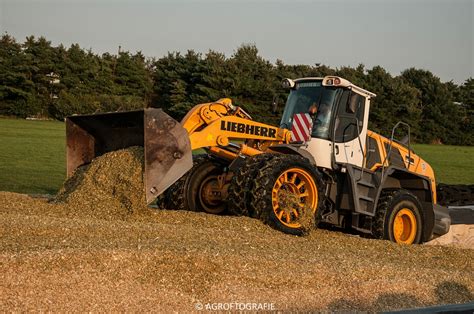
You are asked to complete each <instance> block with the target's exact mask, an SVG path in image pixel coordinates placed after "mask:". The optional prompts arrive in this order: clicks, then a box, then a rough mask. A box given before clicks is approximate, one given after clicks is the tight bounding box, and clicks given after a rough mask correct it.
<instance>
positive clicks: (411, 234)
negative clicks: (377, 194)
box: [393, 208, 418, 244]
mask: <svg viewBox="0 0 474 314" xmlns="http://www.w3.org/2000/svg"><path fill="white" fill-rule="evenodd" d="M417 228H418V226H417V223H416V217H415V214H414V213H413V212H412V211H411V210H410V209H408V208H403V209H401V210H400V211H398V213H397V215H396V216H395V220H394V222H393V235H394V238H395V241H396V242H397V243H403V244H412V243H413V242H414V241H415V237H416V232H417Z"/></svg>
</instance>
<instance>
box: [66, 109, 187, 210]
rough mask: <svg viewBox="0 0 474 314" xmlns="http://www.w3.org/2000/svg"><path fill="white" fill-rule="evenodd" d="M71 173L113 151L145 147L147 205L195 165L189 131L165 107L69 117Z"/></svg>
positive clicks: (68, 166) (69, 166) (68, 134)
mask: <svg viewBox="0 0 474 314" xmlns="http://www.w3.org/2000/svg"><path fill="white" fill-rule="evenodd" d="M66 145H67V175H68V177H69V176H71V175H72V174H73V173H74V171H75V170H76V169H77V168H78V167H80V166H82V165H85V164H88V163H90V162H91V161H92V159H94V158H95V157H97V156H100V155H102V154H105V153H107V152H110V151H114V150H118V149H123V148H127V147H130V146H142V147H143V148H144V153H145V156H144V160H145V173H144V182H145V195H146V201H147V204H149V203H151V202H153V201H154V200H155V199H156V197H157V196H158V195H160V194H161V193H163V192H164V191H165V190H166V189H167V188H168V187H169V186H171V185H172V184H173V183H175V182H176V181H177V180H178V179H179V178H181V177H182V176H183V175H184V174H185V173H186V172H187V171H188V170H189V169H191V168H192V165H193V161H192V150H191V143H190V141H189V136H188V132H187V131H186V129H184V128H183V127H182V126H181V124H180V123H179V122H177V121H176V120H174V119H173V118H171V117H170V116H169V115H167V114H166V113H165V112H164V111H163V110H161V109H155V108H147V109H144V110H137V111H127V112H111V113H101V114H93V115H77V116H71V117H67V118H66Z"/></svg>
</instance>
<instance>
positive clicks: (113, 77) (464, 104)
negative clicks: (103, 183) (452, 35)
mask: <svg viewBox="0 0 474 314" xmlns="http://www.w3.org/2000/svg"><path fill="white" fill-rule="evenodd" d="M325 75H338V76H341V77H344V78H346V79H348V80H349V81H351V82H352V83H354V84H356V85H358V86H361V87H363V88H365V89H367V90H370V91H372V92H374V93H376V94H377V97H376V98H375V99H374V100H373V102H372V106H371V113H370V128H371V129H372V130H374V131H376V132H380V133H382V134H384V135H387V136H388V135H390V132H391V129H392V127H393V125H394V124H395V123H396V122H397V121H399V120H403V121H405V122H407V123H409V124H410V125H411V132H412V138H414V140H415V141H416V142H419V143H433V142H436V143H444V144H457V145H473V144H474V136H473V135H474V128H473V106H474V80H473V79H472V78H468V79H467V80H466V81H465V82H464V83H463V84H462V85H457V84H455V83H453V82H452V81H449V82H442V81H441V80H440V79H439V78H438V77H436V76H435V75H434V74H433V73H431V72H430V71H427V70H423V69H416V68H410V69H407V70H405V71H403V72H402V73H401V74H400V75H397V76H392V75H391V74H390V73H388V72H387V71H386V70H385V69H384V68H382V67H380V66H375V67H373V68H371V69H367V68H365V67H364V65H362V64H361V65H358V66H357V67H348V66H347V67H340V68H331V67H328V66H325V65H320V66H317V65H288V64H285V63H284V62H283V61H282V60H277V61H276V62H275V63H274V64H273V63H271V62H269V61H268V60H265V59H264V58H263V57H261V56H260V55H259V54H258V49H257V47H256V46H255V45H242V46H240V47H239V48H237V50H236V51H235V53H234V54H233V55H232V56H230V57H226V56H225V55H224V54H222V53H220V52H216V51H212V50H210V51H209V52H207V53H206V54H201V53H197V52H195V51H193V50H188V51H187V52H186V53H184V54H182V53H180V52H173V53H168V54H167V55H166V56H164V57H161V58H146V57H145V56H144V55H143V54H142V53H141V52H137V53H130V52H128V51H119V52H118V53H117V54H110V53H104V54H102V55H98V54H96V53H93V52H92V51H91V50H85V49H83V48H81V47H80V46H79V45H77V44H73V45H71V46H70V47H68V48H66V47H64V46H63V45H59V46H57V47H54V46H52V45H51V42H50V41H48V40H47V39H45V38H44V37H39V38H35V37H34V36H30V37H27V38H26V40H25V41H24V42H23V43H19V42H18V41H17V40H16V39H15V38H13V37H12V36H10V35H9V34H4V35H3V36H2V37H1V40H0V115H8V116H17V117H23V118H25V117H41V118H53V119H58V120H61V119H64V117H66V116H68V115H72V114H86V113H94V112H104V111H124V110H133V109H139V108H144V107H159V108H163V109H164V110H165V111H166V112H168V113H169V114H171V115H172V116H173V117H174V118H176V119H181V118H182V117H183V116H184V115H185V114H186V112H187V111H188V110H189V109H191V108H192V107H193V106H194V105H195V104H199V103H203V102H210V101H215V100H217V99H219V98H223V97H229V98H232V100H233V103H234V104H236V105H238V106H242V107H243V108H244V109H245V110H246V111H248V112H249V113H250V114H251V115H252V116H253V118H254V119H255V120H257V121H261V122H265V123H270V124H274V125H278V124H279V120H280V116H281V113H282V111H283V107H284V103H285V101H286V95H287V91H286V90H283V89H282V88H281V87H280V82H281V80H282V79H283V78H286V77H289V78H298V77H305V76H325ZM274 103H276V104H277V111H276V112H274V111H273V110H272V108H273V104H274Z"/></svg>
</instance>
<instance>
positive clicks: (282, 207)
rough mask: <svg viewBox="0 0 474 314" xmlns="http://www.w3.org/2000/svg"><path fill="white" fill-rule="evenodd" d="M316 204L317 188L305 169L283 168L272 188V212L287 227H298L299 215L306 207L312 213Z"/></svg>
mask: <svg viewBox="0 0 474 314" xmlns="http://www.w3.org/2000/svg"><path fill="white" fill-rule="evenodd" d="M317 204H318V189H317V187H316V183H315V182H314V179H313V177H312V176H311V174H309V173H308V172H307V171H306V170H304V169H301V168H291V169H288V170H285V171H284V172H283V173H282V174H281V175H280V176H279V177H278V179H277V180H276V182H275V184H274V185H273V189H272V206H273V212H274V213H275V216H276V217H277V218H278V220H279V221H280V222H281V223H282V224H284V225H285V226H287V227H290V228H299V227H301V224H300V222H299V220H300V218H301V215H302V214H303V213H304V210H305V209H306V208H311V210H312V214H314V212H315V211H316V207H317Z"/></svg>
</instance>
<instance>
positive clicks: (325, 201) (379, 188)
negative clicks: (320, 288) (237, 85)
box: [66, 76, 451, 244]
mask: <svg viewBox="0 0 474 314" xmlns="http://www.w3.org/2000/svg"><path fill="white" fill-rule="evenodd" d="M282 84H283V87H285V88H287V89H289V96H288V99H287V102H286V105H285V108H284V112H283V116H282V120H281V125H280V127H275V126H271V125H266V124H263V123H259V122H257V121H254V120H252V118H251V117H250V115H249V114H248V113H246V112H245V111H244V110H243V109H242V108H239V107H236V106H234V105H232V102H231V100H230V99H220V100H218V101H216V102H212V103H205V104H199V105H196V106H195V107H194V108H193V109H192V110H191V111H189V113H188V114H187V115H186V116H185V117H184V118H183V120H182V121H181V123H179V122H177V121H176V120H174V119H172V118H171V117H170V116H168V115H167V114H166V113H165V112H164V111H162V110H161V109H153V108H148V109H144V110H139V111H132V112H115V113H105V114H94V115H82V116H71V117H69V118H67V120H66V132H67V172H68V175H71V174H72V173H73V172H74V170H75V169H76V168H77V167H79V166H81V165H83V164H86V163H88V162H90V161H91V160H92V159H93V158H94V157H96V156H98V155H101V154H104V153H106V152H108V151H112V150H117V149H121V148H126V147H129V146H135V145H140V146H143V147H144V152H145V173H144V181H145V193H146V200H147V202H148V203H151V202H153V201H154V200H156V199H157V198H158V203H159V205H160V207H168V208H171V209H185V210H191V211H204V212H208V213H213V214H219V213H225V212H227V213H231V214H234V215H245V216H250V217H255V218H258V219H261V220H263V221H264V222H265V223H267V224H269V225H270V226H272V227H273V228H275V229H278V230H281V231H283V232H285V233H289V234H294V235H301V234H303V232H304V231H305V227H304V226H303V224H302V222H301V218H302V217H304V216H308V215H309V216H310V217H312V218H314V221H315V224H330V225H334V226H338V227H341V228H350V229H353V230H356V231H357V232H361V233H364V234H367V235H368V236H372V237H375V238H381V239H387V240H391V241H394V242H397V243H403V244H413V243H421V242H424V241H428V240H429V239H431V238H433V237H436V236H439V235H443V234H445V233H447V232H448V230H449V227H450V222H451V221H450V217H449V214H448V212H447V209H446V208H445V207H442V206H440V205H439V204H437V201H436V183H435V177H434V173H433V169H432V168H431V167H430V165H429V164H428V163H427V162H426V161H424V160H423V159H421V158H420V157H419V156H417V155H416V154H415V153H414V152H413V150H412V149H411V148H410V143H409V140H408V142H397V141H396V140H395V139H394V132H392V137H391V138H386V137H383V136H381V135H379V134H377V133H375V132H372V131H369V130H368V129H367V125H368V119H369V108H370V102H371V100H372V99H373V98H374V97H375V96H376V95H375V94H373V93H371V92H369V91H367V90H364V89H362V88H360V87H357V86H355V85H354V84H352V83H351V82H349V81H347V80H345V79H343V78H340V77H336V76H326V77H323V78H301V79H296V80H291V79H285V80H284V81H283V83H282ZM402 126H406V125H405V124H404V123H403V122H400V123H398V124H397V125H396V127H395V128H398V127H402ZM395 128H394V131H395ZM408 135H409V127H408ZM198 149H203V150H204V151H205V152H206V154H203V155H194V156H193V153H192V152H193V151H195V150H198ZM289 196H290V197H289ZM288 200H290V201H288Z"/></svg>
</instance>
